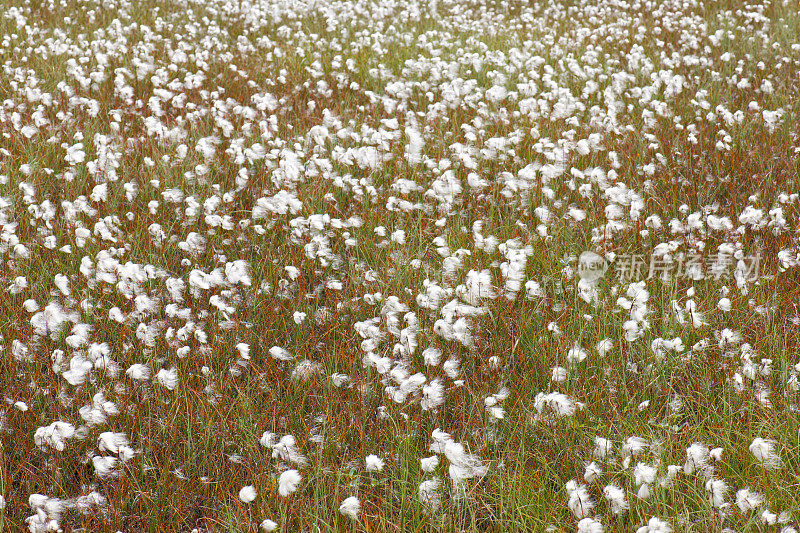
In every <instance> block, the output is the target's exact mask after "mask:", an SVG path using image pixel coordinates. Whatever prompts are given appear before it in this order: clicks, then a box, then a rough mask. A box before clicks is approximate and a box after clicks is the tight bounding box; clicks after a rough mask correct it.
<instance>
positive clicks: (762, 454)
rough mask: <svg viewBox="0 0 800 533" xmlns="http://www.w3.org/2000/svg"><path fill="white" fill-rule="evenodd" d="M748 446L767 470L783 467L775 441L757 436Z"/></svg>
mask: <svg viewBox="0 0 800 533" xmlns="http://www.w3.org/2000/svg"><path fill="white" fill-rule="evenodd" d="M748 448H749V450H750V453H751V454H753V457H755V459H756V461H758V462H759V463H761V466H763V467H764V468H766V469H767V470H777V469H779V468H780V467H781V465H782V462H781V458H780V456H779V455H778V453H777V452H776V451H775V448H776V443H775V441H773V440H769V439H762V438H761V437H756V438H755V439H753V442H751V443H750V446H749V447H748Z"/></svg>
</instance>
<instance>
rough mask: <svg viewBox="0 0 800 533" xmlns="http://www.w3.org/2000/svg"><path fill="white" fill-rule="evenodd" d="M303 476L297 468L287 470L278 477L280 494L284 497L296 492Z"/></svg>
mask: <svg viewBox="0 0 800 533" xmlns="http://www.w3.org/2000/svg"><path fill="white" fill-rule="evenodd" d="M302 480H303V476H301V475H300V472H298V471H297V470H286V471H285V472H282V473H281V475H280V476H279V477H278V494H279V495H281V496H283V497H284V498H286V497H288V496H289V495H290V494H292V493H294V492H295V491H296V490H297V488H298V487H299V486H300V482H301V481H302Z"/></svg>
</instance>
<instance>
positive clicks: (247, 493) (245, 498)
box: [239, 485, 258, 503]
mask: <svg viewBox="0 0 800 533" xmlns="http://www.w3.org/2000/svg"><path fill="white" fill-rule="evenodd" d="M257 495H258V493H257V492H256V489H255V487H253V486H252V485H247V486H245V487H242V488H241V490H239V499H240V500H242V502H244V503H250V502H252V501H253V500H255V499H256V496H257Z"/></svg>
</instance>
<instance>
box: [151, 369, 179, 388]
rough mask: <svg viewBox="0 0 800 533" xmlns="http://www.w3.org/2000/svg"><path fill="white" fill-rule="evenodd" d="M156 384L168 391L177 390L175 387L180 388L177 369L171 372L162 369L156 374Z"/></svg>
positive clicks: (170, 370)
mask: <svg viewBox="0 0 800 533" xmlns="http://www.w3.org/2000/svg"><path fill="white" fill-rule="evenodd" d="M156 382H158V384H159V385H161V386H162V387H164V388H166V389H169V390H175V387H177V386H178V369H176V368H175V367H172V368H170V369H169V370H167V369H166V368H162V369H161V370H159V371H158V374H156Z"/></svg>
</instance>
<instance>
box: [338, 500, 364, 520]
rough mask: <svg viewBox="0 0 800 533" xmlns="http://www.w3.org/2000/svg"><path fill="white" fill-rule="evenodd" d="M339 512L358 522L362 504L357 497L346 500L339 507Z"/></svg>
mask: <svg viewBox="0 0 800 533" xmlns="http://www.w3.org/2000/svg"><path fill="white" fill-rule="evenodd" d="M339 512H340V513H342V515H343V516H346V517H348V518H350V519H352V520H358V513H360V512H361V502H360V501H359V500H358V498H356V497H355V496H350V497H349V498H345V500H344V501H343V502H342V504H341V505H340V506H339Z"/></svg>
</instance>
